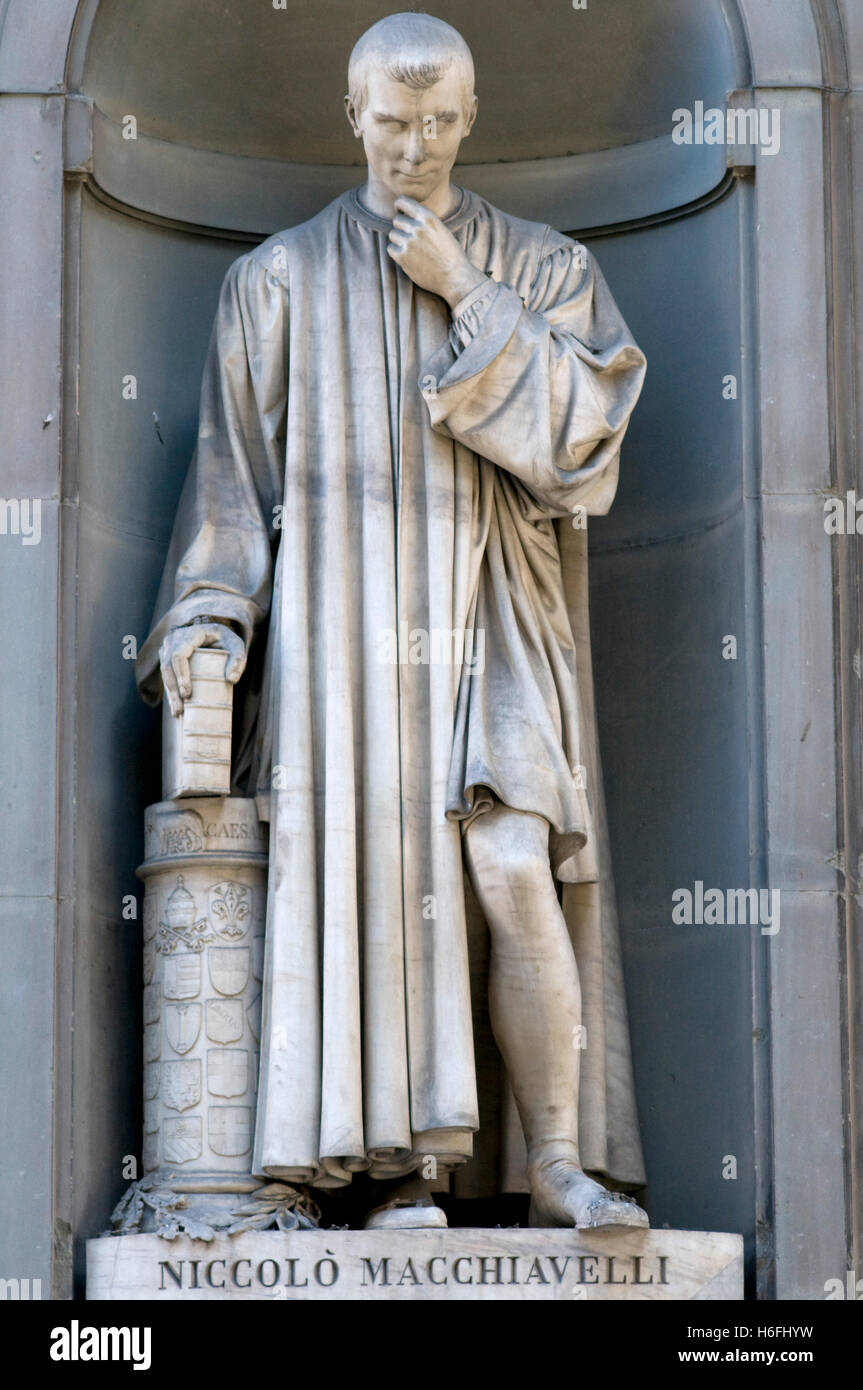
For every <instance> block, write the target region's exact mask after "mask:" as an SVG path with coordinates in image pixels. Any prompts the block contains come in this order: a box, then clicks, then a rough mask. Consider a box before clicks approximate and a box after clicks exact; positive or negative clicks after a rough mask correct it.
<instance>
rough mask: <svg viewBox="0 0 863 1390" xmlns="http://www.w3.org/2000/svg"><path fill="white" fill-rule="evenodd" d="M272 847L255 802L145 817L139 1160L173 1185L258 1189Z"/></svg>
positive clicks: (191, 806)
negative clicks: (255, 1143) (255, 1172)
mask: <svg viewBox="0 0 863 1390" xmlns="http://www.w3.org/2000/svg"><path fill="white" fill-rule="evenodd" d="M207 655H208V656H209V655H210V654H209V653H207ZM266 850H267V845H266V838H265V831H264V829H263V827H262V826H261V824H260V822H259V821H258V817H257V813H256V810H255V803H254V801H251V800H246V799H241V798H237V797H233V798H232V797H212V798H206V797H200V798H196V799H190V800H186V801H175V802H170V801H167V802H161V803H160V804H159V805H156V806H150V807H149V808H148V810H147V813H146V851H147V859H146V862H145V863H144V864H143V865H142V866H141V868H140V869H139V870H138V873H139V875H140V877H141V878H142V879H144V881H145V883H146V887H147V892H146V897H145V899H144V1155H143V1160H144V1162H143V1167H144V1173H145V1174H149V1173H153V1172H155V1171H156V1170H161V1171H164V1172H166V1173H168V1172H170V1173H171V1174H172V1181H171V1185H172V1186H173V1188H174V1190H175V1191H177V1192H195V1191H210V1192H213V1191H215V1192H232V1191H233V1192H243V1191H249V1190H251V1189H253V1188H255V1187H257V1186H259V1182H258V1180H256V1179H254V1178H252V1177H251V1175H250V1172H249V1164H250V1160H251V1150H252V1136H253V1132H254V1121H255V1094H256V1086H257V1075H258V1038H259V1034H260V1009H261V978H262V976H263V959H264V921H265V916H266V878H267V853H266Z"/></svg>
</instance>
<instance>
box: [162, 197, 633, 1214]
mask: <svg viewBox="0 0 863 1390" xmlns="http://www.w3.org/2000/svg"><path fill="white" fill-rule="evenodd" d="M445 220H446V224H447V226H448V227H449V228H450V229H451V231H452V232H453V234H454V235H455V237H456V238H457V239H458V241H459V242H460V244H461V245H462V247H463V248H464V250H465V252H466V253H467V256H468V257H469V258H470V260H471V261H472V262H473V263H474V264H475V265H476V266H477V267H478V268H479V269H481V270H483V271H484V272H486V275H487V280H486V281H485V282H484V283H483V284H481V285H480V286H479V287H478V288H477V289H475V290H474V291H473V292H472V293H471V294H469V295H468V296H466V298H465V299H464V300H462V302H461V303H460V304H457V305H456V306H455V308H454V310H453V312H452V314H451V313H450V311H449V309H448V307H447V305H446V304H445V303H444V301H443V300H441V299H440V298H438V297H437V296H436V295H433V294H430V293H427V292H426V291H424V290H422V289H419V288H418V287H416V286H415V285H414V284H413V282H412V281H411V280H410V278H409V277H408V276H407V275H406V274H405V273H404V272H403V271H402V270H401V268H400V267H398V266H396V265H395V263H394V262H393V261H392V260H391V259H390V257H389V256H388V254H387V250H386V247H387V232H388V230H389V223H387V222H386V221H384V220H383V219H381V218H379V217H377V216H375V215H374V214H372V213H370V212H369V211H367V210H366V209H365V207H364V206H363V204H362V202H361V201H360V199H359V196H358V194H357V192H356V191H355V190H352V191H351V192H348V193H346V194H344V195H342V196H341V197H339V198H337V199H336V200H335V201H334V202H333V203H331V204H330V205H329V206H328V207H327V208H325V209H324V210H323V211H322V212H321V213H320V214H319V215H318V216H316V217H314V218H313V219H311V220H310V221H309V222H306V223H304V224H303V225H302V226H298V227H294V228H291V229H290V230H288V231H285V232H283V233H280V234H279V235H277V236H274V237H272V238H270V239H269V240H268V241H266V242H265V243H264V244H263V245H261V246H260V247H258V248H257V249H256V250H254V251H252V252H250V253H249V254H247V255H244V256H242V257H241V258H240V259H239V260H238V261H236V262H235V264H234V265H233V266H232V267H231V269H230V271H229V272H228V275H227V277H226V279H225V282H224V285H223V288H222V293H221V298H220V302H219V308H218V314H217V317H216V322H215V326H214V329H213V335H212V339H211V345H210V352H209V357H208V361H207V366H206V370H205V374H204V382H203V389H202V395H201V411H200V428H199V437H198V444H197V449H196V453H195V457H194V459H193V462H192V465H191V467H190V470H189V474H188V477H187V480H186V485H185V489H184V491H183V495H182V499H181V503H180V507H179V510H178V515H177V519H176V524H175V528H174V534H173V538H172V541H171V546H170V549H169V553H168V557H167V562H166V567H165V572H164V577H163V582H162V586H161V589H160V593H159V598H158V601H157V606H156V612H155V616H154V623H153V628H152V631H151V633H150V636H149V638H148V639H147V641H146V643H145V644H144V645H143V647H142V649H141V653H140V656H139V660H138V680H139V684H140V688H141V691H142V694H143V695H144V697H145V698H147V699H149V700H151V701H156V700H158V698H159V697H160V694H161V680H160V676H159V661H158V651H159V645H160V643H161V641H162V639H163V637H164V636H165V634H166V633H167V632H168V631H169V630H170V629H171V628H172V627H174V626H175V625H179V624H183V623H187V622H189V621H190V620H191V619H192V618H193V617H196V616H200V615H204V614H210V615H215V616H218V617H220V618H222V619H224V620H225V621H228V622H230V623H232V624H233V625H234V626H235V628H236V629H237V630H239V631H240V632H242V634H243V635H244V637H245V639H246V641H247V643H249V644H252V643H253V642H254V638H255V634H256V632H261V631H262V630H263V626H264V625H265V623H266V621H268V635H267V638H266V654H265V658H264V660H263V663H262V673H261V676H260V681H259V686H260V689H259V690H258V691H257V693H256V694H255V696H254V699H253V700H252V701H250V702H247V703H248V704H249V707H250V708H253V710H254V715H253V718H251V719H250V720H249V721H248V734H249V737H248V738H247V739H246V740H245V749H244V753H243V755H242V756H241V757H240V759H239V763H238V766H237V767H236V768H235V776H239V775H240V772H242V773H243V775H244V777H247V778H248V781H247V783H246V785H247V786H248V788H249V789H251V791H252V792H253V794H255V795H256V796H257V801H258V807H259V812H260V814H261V817H262V818H263V819H266V820H269V823H270V877H269V892H268V918H267V943H266V962H265V969H264V999H263V1023H262V1041H261V1069H260V1084H259V1105H258V1115H257V1129H256V1138H255V1147H254V1157H253V1169H254V1171H255V1172H256V1173H258V1174H261V1175H265V1176H271V1177H282V1178H286V1179H290V1180H294V1181H299V1182H309V1183H312V1184H316V1185H319V1186H322V1187H323V1186H336V1185H340V1184H343V1183H345V1182H347V1181H349V1180H350V1177H351V1174H352V1173H354V1172H357V1171H360V1170H365V1169H370V1171H371V1172H372V1174H373V1175H374V1176H379V1177H385V1176H392V1175H396V1174H399V1173H403V1172H408V1171H410V1170H412V1169H413V1168H415V1167H417V1166H418V1164H420V1163H421V1162H422V1161H423V1160H424V1159H425V1158H426V1157H428V1156H432V1157H434V1158H435V1159H436V1160H437V1162H438V1166H439V1170H442V1171H444V1172H446V1171H450V1170H452V1169H453V1168H456V1167H457V1166H458V1165H460V1164H462V1163H463V1162H464V1161H465V1160H466V1159H468V1158H469V1157H470V1155H471V1152H472V1142H473V1135H474V1133H475V1131H476V1130H477V1129H478V1127H479V1107H478V1096H477V1082H476V1077H477V1069H478V1058H477V1056H476V1055H475V1050H474V1027H473V1023H472V1017H471V998H470V969H469V956H468V916H467V911H468V910H470V904H468V910H466V894H465V880H464V870H463V862H462V848H461V833H462V825H461V823H462V822H464V821H465V820H467V819H469V818H470V817H471V816H473V815H477V814H481V813H482V811H483V809H484V808H485V807H487V806H489V805H491V804H493V801H494V800H495V799H497V800H499V801H502V802H504V803H505V804H506V805H508V806H511V807H513V808H515V809H518V810H523V811H530V812H534V813H536V814H538V815H541V816H544V817H545V818H546V820H547V821H548V822H549V825H550V827H551V837H550V838H551V859H552V866H553V868H554V871H555V874H556V876H557V879H558V881H559V882H560V883H561V884H562V885H565V886H564V888H563V890H562V892H563V904H564V910H565V913H566V916H567V921H568V923H569V926H570V931H571V934H572V938H573V944H574V947H575V949H576V955H577V958H578V960H579V966H580V970H581V974H582V991H583V996H584V1014H585V1024H586V1030H587V1047H586V1048H585V1050H584V1052H583V1054H582V1056H583V1067H582V1072H583V1078H584V1080H583V1084H582V1088H581V1102H580V1109H581V1117H580V1123H581V1131H582V1134H581V1140H582V1159H583V1162H584V1164H585V1166H586V1167H588V1168H590V1169H593V1170H595V1171H597V1172H600V1173H604V1174H606V1175H608V1176H609V1177H611V1178H612V1179H615V1180H617V1181H619V1182H621V1183H633V1184H637V1183H639V1182H641V1181H643V1178H644V1174H643V1167H642V1159H641V1150H640V1143H639V1137H638V1127H637V1119H636V1110H635V1102H634V1095H633V1082H632V1071H631V1062H630V1054H629V1038H628V1031H627V1024H626V1012H625V1001H624V995H623V982H622V974H621V968H620V956H619V942H618V929H617V920H616V916H615V909H614V898H613V885H612V883H611V878H610V863H609V859H608V853H607V846H606V844H605V832H604V816H603V810H602V804H601V787H600V771H599V764H598V757H597V752H596V747H595V718H594V714H593V705H592V690H591V677H590V665H589V633H588V626H587V616H586V571H585V546H584V531H583V529H580V518H581V517H582V516H584V515H593V514H600V513H604V512H605V511H607V509H608V507H609V505H610V504H611V501H612V498H613V496H614V492H615V488H616V484H617V472H618V459H619V452H620V444H621V439H622V437H623V434H624V431H625V429H626V426H627V422H628V420H629V416H630V414H631V411H632V409H633V407H634V405H635V402H636V400H637V398H638V395H639V392H640V389H641V383H642V378H643V373H644V358H643V356H642V354H641V352H640V351H639V349H638V348H637V347H636V345H635V344H634V343H633V341H632V338H631V336H630V334H629V332H628V330H627V328H626V325H625V323H624V322H623V319H622V318H621V316H620V313H619V311H618V310H617V308H616V306H615V304H614V301H613V299H612V298H611V295H610V293H609V291H608V288H607V286H606V284H605V282H604V280H603V277H602V275H601V273H600V271H599V269H598V267H597V266H596V264H595V262H594V260H593V258H592V257H591V255H590V254H589V253H588V252H587V251H586V249H585V248H583V247H581V246H579V245H578V244H577V243H575V242H573V241H572V240H570V239H569V238H567V237H565V236H562V235H560V234H559V233H557V232H556V231H554V230H553V229H552V228H550V227H548V226H543V225H540V224H536V223H531V222H526V221H522V220H520V219H517V218H514V217H510V216H508V215H506V214H504V213H502V212H500V211H498V210H497V209H496V208H494V207H492V206H491V205H489V204H488V203H487V202H485V201H484V200H483V199H482V198H480V197H478V196H476V195H474V194H471V193H469V192H465V191H462V192H461V196H460V202H459V204H458V206H457V207H456V209H455V210H454V212H453V213H452V214H451V215H450V216H449V217H448V218H446V219H445ZM560 518H565V520H564V521H562V522H560V523H559V525H558V524H557V519H560ZM573 521H575V525H576V527H577V528H579V529H573V525H572V522H573ZM564 530H565V531H566V533H567V534H566V535H564ZM559 533H560V536H561V541H560V542H559ZM562 550H563V553H564V557H565V558H566V557H567V556H568V557H569V558H568V561H567V563H562V560H561V552H562ZM469 897H470V895H469V894H468V898H469ZM480 1070H481V1071H482V1070H483V1067H480ZM499 1127H500V1128H501V1129H504V1128H505V1126H504V1125H502V1124H501V1125H500V1126H499ZM505 1166H506V1165H505V1164H504V1167H505ZM501 1180H502V1181H503V1179H501ZM504 1185H510V1186H519V1185H521V1184H520V1181H519V1180H518V1179H512V1177H511V1176H510V1180H509V1182H508V1183H507V1182H506V1181H505V1182H504Z"/></svg>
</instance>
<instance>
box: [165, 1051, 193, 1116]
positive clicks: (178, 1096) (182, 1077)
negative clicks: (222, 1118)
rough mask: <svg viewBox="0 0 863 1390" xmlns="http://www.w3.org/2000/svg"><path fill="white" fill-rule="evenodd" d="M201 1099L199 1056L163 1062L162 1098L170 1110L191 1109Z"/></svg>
mask: <svg viewBox="0 0 863 1390" xmlns="http://www.w3.org/2000/svg"><path fill="white" fill-rule="evenodd" d="M200 1099H201V1063H200V1060H199V1059H198V1058H197V1057H194V1058H190V1059H189V1060H188V1061H186V1062H163V1063H162V1100H163V1101H164V1103H165V1105H166V1106H167V1108H168V1109H169V1110H191V1108H192V1106H193V1105H197V1104H198V1101H199V1100H200Z"/></svg>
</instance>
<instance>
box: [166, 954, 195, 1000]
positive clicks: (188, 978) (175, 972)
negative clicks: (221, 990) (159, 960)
mask: <svg viewBox="0 0 863 1390" xmlns="http://www.w3.org/2000/svg"><path fill="white" fill-rule="evenodd" d="M200 991H201V957H200V956H193V955H192V953H191V951H181V952H180V954H179V955H177V956H166V957H165V998H166V999H194V998H195V996H196V995H197V994H200Z"/></svg>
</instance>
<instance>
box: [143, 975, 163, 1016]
mask: <svg viewBox="0 0 863 1390" xmlns="http://www.w3.org/2000/svg"><path fill="white" fill-rule="evenodd" d="M161 1015H162V993H161V990H160V989H159V986H158V983H157V984H153V985H145V986H144V1022H145V1023H158V1022H159V1019H160V1017H161Z"/></svg>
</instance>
